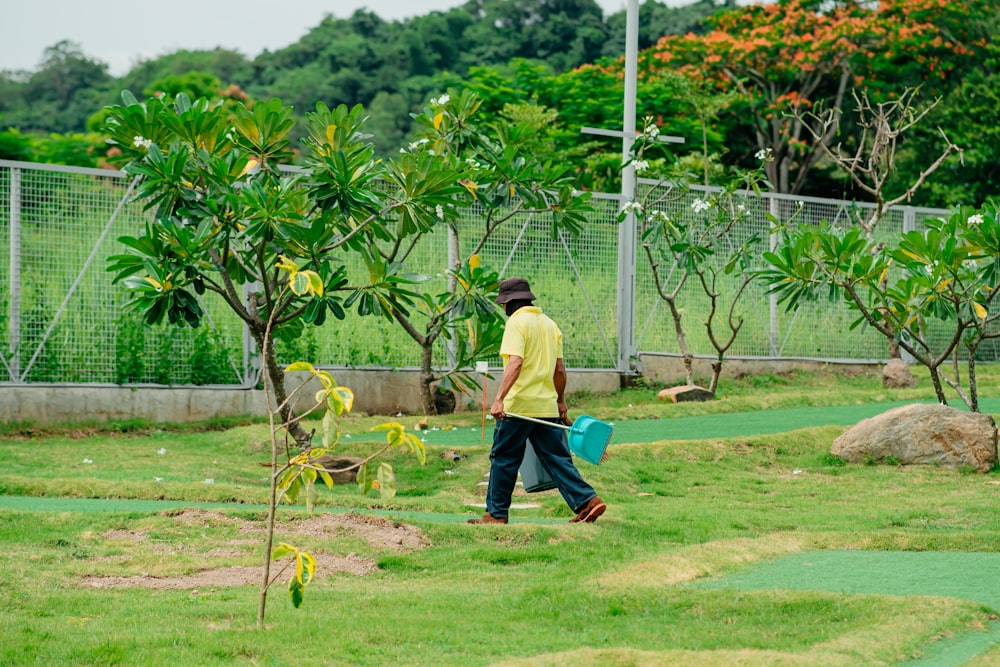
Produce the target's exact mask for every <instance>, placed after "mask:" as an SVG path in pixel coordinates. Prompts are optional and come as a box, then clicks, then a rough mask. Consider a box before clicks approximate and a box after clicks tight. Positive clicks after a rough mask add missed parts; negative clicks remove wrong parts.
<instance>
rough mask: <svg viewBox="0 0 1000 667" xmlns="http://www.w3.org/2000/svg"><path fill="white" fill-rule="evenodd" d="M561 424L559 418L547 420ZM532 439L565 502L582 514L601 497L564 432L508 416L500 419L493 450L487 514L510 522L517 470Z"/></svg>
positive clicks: (494, 430)
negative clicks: (580, 468) (578, 465)
mask: <svg viewBox="0 0 1000 667" xmlns="http://www.w3.org/2000/svg"><path fill="white" fill-rule="evenodd" d="M545 421H551V422H553V423H559V420H558V419H557V418H552V419H547V420H545ZM528 438H531V444H532V445H533V446H534V448H535V454H537V455H538V458H539V460H540V461H541V462H542V466H544V467H545V469H546V470H547V471H548V472H549V475H551V476H552V480H553V481H554V482H555V483H556V486H557V487H558V488H559V493H561V494H562V497H563V500H565V501H566V504H567V505H569V507H570V509H571V510H573V513H574V514H575V513H579V512H580V510H581V509H583V506H584V505H586V504H587V501H589V500H590V499H591V498H593V497H594V496H596V495H597V493H596V492H595V491H594V487H592V486H590V485H589V484H587V483H586V482H585V481H583V477H581V476H580V471H578V470H577V469H576V466H575V465H574V464H573V455H572V454H570V451H569V447H568V446H567V445H566V440H565V438H564V437H563V434H562V429H559V428H556V427H554V426H551V427H550V426H542V425H541V424H535V423H533V422H529V421H525V420H523V419H517V418H513V417H508V418H506V419H499V420H497V423H496V427H495V428H494V429H493V448H492V449H491V450H490V462H491V465H490V481H489V485H488V486H487V488H486V511H487V512H489V513H490V516H492V517H493V518H494V519H506V518H507V513H508V512H509V511H510V497H511V495H512V494H513V493H514V485H515V484H516V483H517V471H518V469H519V468H520V467H521V461H522V460H523V459H524V447H525V442H526V441H527V440H528Z"/></svg>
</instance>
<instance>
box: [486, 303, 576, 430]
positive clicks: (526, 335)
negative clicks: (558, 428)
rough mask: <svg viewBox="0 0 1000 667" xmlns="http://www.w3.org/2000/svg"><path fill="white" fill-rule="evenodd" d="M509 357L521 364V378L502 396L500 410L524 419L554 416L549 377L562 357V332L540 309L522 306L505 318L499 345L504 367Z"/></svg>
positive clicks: (554, 396)
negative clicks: (517, 359)
mask: <svg viewBox="0 0 1000 667" xmlns="http://www.w3.org/2000/svg"><path fill="white" fill-rule="evenodd" d="M511 355H514V356H518V357H521V359H523V360H524V361H523V363H522V365H521V375H520V376H518V378H517V382H515V383H514V386H513V387H511V389H510V391H509V392H507V396H505V397H504V401H503V409H504V411H505V412H513V413H514V414H518V415H525V416H527V417H558V416H559V406H558V396H557V394H556V388H555V385H554V384H553V383H552V375H553V373H555V369H556V359H561V358H562V356H563V349H562V332H561V331H560V330H559V327H558V326H556V323H555V322H553V321H552V319H550V318H549V317H548V316H547V315H545V314H544V313H543V312H542V309H541V308H538V307H536V306H525V307H523V308H519V309H518V310H517V312H516V313H514V314H513V315H511V316H510V318H508V320H507V326H506V327H505V328H504V332H503V341H502V342H501V343H500V356H502V357H503V365H504V368H507V362H508V361H509V360H510V357H511Z"/></svg>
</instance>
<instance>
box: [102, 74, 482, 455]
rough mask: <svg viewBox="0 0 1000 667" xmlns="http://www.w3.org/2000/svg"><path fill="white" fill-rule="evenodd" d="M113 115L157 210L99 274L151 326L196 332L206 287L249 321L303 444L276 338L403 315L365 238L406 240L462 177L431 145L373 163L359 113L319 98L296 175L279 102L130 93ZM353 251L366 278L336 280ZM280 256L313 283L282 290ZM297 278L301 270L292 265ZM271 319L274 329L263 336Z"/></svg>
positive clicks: (450, 206) (400, 296) (393, 281)
mask: <svg viewBox="0 0 1000 667" xmlns="http://www.w3.org/2000/svg"><path fill="white" fill-rule="evenodd" d="M123 100H124V103H123V104H121V105H118V106H115V107H112V108H111V109H110V112H109V115H108V121H107V130H108V133H109V135H110V137H111V141H112V142H114V143H115V144H117V145H118V146H119V147H120V148H121V149H122V151H123V153H124V159H125V160H126V161H127V163H126V165H125V171H126V172H128V173H130V174H132V175H134V176H137V177H139V178H140V179H141V181H140V185H139V187H138V197H139V198H141V199H142V200H143V201H144V202H145V205H146V208H147V209H150V210H152V211H153V213H154V219H153V220H152V221H150V222H149V223H147V225H146V227H145V230H144V232H143V233H142V234H140V235H138V236H134V237H123V238H122V239H121V241H122V242H123V243H124V244H125V245H126V246H127V247H128V249H129V252H127V253H125V254H121V255H117V256H114V257H112V258H111V260H110V267H109V270H110V271H112V272H114V273H115V280H116V281H122V282H123V283H124V284H125V285H126V286H127V287H128V288H129V289H131V290H132V292H133V294H134V299H133V302H132V305H133V307H134V308H135V309H137V310H138V311H140V312H142V313H143V314H144V317H145V320H146V321H147V322H148V323H150V324H156V323H159V322H162V321H164V320H167V321H169V322H171V323H175V324H181V325H184V324H186V325H190V326H198V324H199V323H200V322H201V320H202V317H203V312H202V308H201V306H200V304H199V301H198V297H200V296H201V295H203V294H206V293H213V294H215V295H217V296H218V297H219V298H221V299H223V300H224V301H225V303H226V304H227V305H228V307H229V308H230V309H231V310H232V311H233V312H234V313H235V314H236V315H237V316H238V317H239V318H240V319H241V320H242V321H243V322H244V323H246V325H247V327H248V329H249V331H250V335H251V336H252V337H253V339H254V341H255V343H256V344H257V347H258V349H259V350H260V351H261V352H262V356H261V358H262V360H263V363H264V368H263V372H264V373H265V374H267V376H268V378H269V379H270V387H271V389H272V391H273V393H274V398H275V401H276V403H277V404H278V405H280V406H281V411H282V415H281V416H282V420H283V421H285V422H287V423H289V427H290V429H291V431H292V433H293V435H294V436H295V439H296V441H298V443H299V444H300V446H303V447H308V446H309V445H310V436H309V434H308V433H307V432H306V431H305V429H304V428H302V426H301V425H300V424H299V423H298V421H295V420H290V418H289V412H290V410H291V406H290V405H289V404H288V402H287V401H286V399H287V392H286V390H285V380H284V370H283V369H282V368H280V367H279V366H278V363H277V359H276V358H275V355H274V338H275V337H277V338H282V337H288V338H291V337H295V336H297V335H299V334H300V333H301V331H302V327H303V326H305V325H307V324H314V325H320V324H323V323H324V321H325V320H326V318H327V316H328V314H330V315H333V316H334V317H336V318H343V317H345V309H346V308H347V307H349V306H351V305H354V304H357V305H358V310H359V311H360V312H361V313H362V314H367V313H377V312H385V311H392V310H398V311H400V312H406V309H407V306H408V304H410V303H412V302H413V300H414V299H415V298H416V295H414V293H413V292H412V291H411V290H410V289H409V282H408V281H407V280H406V279H405V278H403V277H402V276H401V275H400V273H399V272H398V271H395V270H390V269H389V266H388V263H387V262H385V261H384V260H383V259H382V258H380V257H379V256H378V255H377V254H376V253H373V252H372V251H371V249H370V247H369V246H368V245H367V241H366V239H367V237H368V236H369V235H370V236H371V237H377V238H379V239H383V240H385V241H387V242H392V243H400V244H402V243H404V241H405V240H406V239H407V238H411V237H413V236H415V235H417V234H420V233H423V232H426V231H429V230H431V229H433V227H434V226H435V225H437V224H438V223H439V222H440V219H441V217H440V212H441V211H442V210H448V211H454V209H455V207H456V206H457V205H459V204H461V203H463V202H464V199H463V193H467V190H466V188H464V187H462V186H461V185H460V184H459V182H458V180H459V178H460V174H459V172H458V171H457V170H456V169H455V167H454V166H453V165H452V164H450V162H449V161H448V160H447V159H445V158H444V157H443V156H440V155H434V154H432V153H430V152H422V153H420V154H416V155H414V154H405V155H400V156H399V157H398V158H397V159H394V160H389V161H382V160H376V159H375V156H374V152H373V150H372V147H371V144H370V143H369V142H368V141H367V138H368V137H367V135H365V134H364V133H363V131H362V128H361V126H362V122H363V111H362V109H361V108H360V107H356V108H355V109H353V110H349V109H347V107H345V106H341V107H338V108H337V109H333V110H330V109H328V108H327V107H325V106H324V105H322V104H319V105H317V109H316V111H315V112H314V113H311V114H309V115H308V118H309V134H310V136H309V141H308V142H307V149H308V164H309V167H310V171H309V173H307V174H293V175H287V174H285V173H283V172H282V171H281V170H280V169H279V167H280V166H281V165H282V164H284V163H287V162H288V161H290V159H291V157H292V151H291V147H290V144H289V132H290V131H291V129H292V126H293V120H292V116H291V108H290V107H287V106H284V105H282V104H281V102H280V101H279V100H271V101H269V102H258V103H257V104H256V105H254V107H253V109H252V110H251V109H249V108H247V107H245V106H244V105H242V104H236V105H234V106H232V107H226V108H224V107H222V106H221V105H219V104H213V103H210V102H209V101H208V100H204V99H199V100H196V101H191V100H190V99H189V98H187V97H186V96H185V95H183V94H182V95H178V96H177V98H176V99H175V100H174V101H173V103H170V104H168V103H165V102H164V101H162V100H160V99H158V98H155V97H153V98H150V99H148V100H146V101H145V102H142V103H140V102H139V101H138V100H136V99H135V97H133V96H132V95H131V94H128V93H125V94H124V95H123ZM351 253H354V254H357V255H360V256H362V257H363V258H364V259H365V260H366V262H367V263H368V267H369V279H368V280H367V281H366V282H365V283H364V284H362V285H356V286H352V285H349V284H348V282H347V272H346V269H345V265H344V260H345V257H346V256H348V255H349V254H351ZM279 263H288V264H291V265H294V266H296V267H298V269H300V270H303V271H304V270H308V271H310V272H311V274H310V275H312V276H315V277H314V278H311V279H312V280H314V281H316V282H317V283H318V284H319V285H320V286H321V287H322V289H321V290H320V289H317V290H313V291H303V292H301V293H297V292H296V291H292V290H285V289H284V288H285V286H286V285H287V283H288V280H289V275H290V273H289V272H288V271H283V270H280V269H279ZM298 275H300V276H301V275H303V274H302V273H299V274H298ZM268 322H271V323H272V327H273V337H267V336H265V333H266V330H267V326H268Z"/></svg>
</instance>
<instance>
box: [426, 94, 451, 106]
mask: <svg viewBox="0 0 1000 667" xmlns="http://www.w3.org/2000/svg"><path fill="white" fill-rule="evenodd" d="M450 101H451V95H449V94H448V93H445V94H444V95H442V96H441V97H438V98H435V99H432V100H431V106H435V107H440V106H444V105H445V104H448V102H450Z"/></svg>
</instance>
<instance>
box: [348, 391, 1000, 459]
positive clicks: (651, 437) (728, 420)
mask: <svg viewBox="0 0 1000 667" xmlns="http://www.w3.org/2000/svg"><path fill="white" fill-rule="evenodd" d="M913 403H934V401H892V402H887V403H867V404H864V405H835V406H828V407H802V408H776V409H774V410H757V411H755V412H730V413H723V414H713V415H697V416H693V417H676V418H674V419H629V420H619V421H616V422H614V433H613V434H612V435H611V445H612V446H613V445H615V444H625V443H644V442H657V441H660V440H702V439H704V438H739V437H751V436H755V435H771V434H774V433H787V432H789V431H795V430H797V429H800V428H812V427H815V426H830V425H834V426H853V425H854V424H857V423H858V422H859V421H861V420H862V419H868V418H869V417H874V416H875V415H879V414H882V413H883V412H885V411H887V410H891V409H892V408H898V407H900V406H903V405H911V404H913ZM956 407H959V409H964V406H956ZM979 409H980V411H981V412H983V413H986V414H996V413H1000V399H997V398H990V399H982V400H980V405H979ZM594 416H597V417H598V418H600V416H599V415H594ZM351 437H352V438H356V439H359V440H375V439H378V440H384V439H385V434H384V433H382V432H380V431H377V432H371V433H369V432H361V433H353V434H352V435H351ZM420 437H421V439H422V440H423V441H424V444H426V445H430V446H441V447H462V446H467V447H468V446H474V445H483V444H486V445H488V444H492V442H493V429H492V427H490V428H487V429H486V435H485V438H484V437H483V434H482V430H481V429H480V428H478V427H475V428H470V427H464V428H455V429H452V430H448V431H445V430H427V431H422V432H421V433H420Z"/></svg>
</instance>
